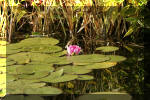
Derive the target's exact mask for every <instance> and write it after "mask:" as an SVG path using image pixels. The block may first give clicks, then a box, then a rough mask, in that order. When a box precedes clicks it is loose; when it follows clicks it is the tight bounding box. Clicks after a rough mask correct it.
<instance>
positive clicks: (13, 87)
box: [7, 80, 46, 94]
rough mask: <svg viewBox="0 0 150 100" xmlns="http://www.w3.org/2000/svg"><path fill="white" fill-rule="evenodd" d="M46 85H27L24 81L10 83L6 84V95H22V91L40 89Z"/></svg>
mask: <svg viewBox="0 0 150 100" xmlns="http://www.w3.org/2000/svg"><path fill="white" fill-rule="evenodd" d="M45 85H46V83H32V82H31V83H29V82H25V81H21V80H18V81H12V82H9V83H7V93H8V94H24V93H25V92H24V90H25V89H28V88H40V87H43V86H45Z"/></svg>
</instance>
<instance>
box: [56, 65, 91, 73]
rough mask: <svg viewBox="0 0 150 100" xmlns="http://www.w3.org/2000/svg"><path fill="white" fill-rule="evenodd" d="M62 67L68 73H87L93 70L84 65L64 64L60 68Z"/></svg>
mask: <svg viewBox="0 0 150 100" xmlns="http://www.w3.org/2000/svg"><path fill="white" fill-rule="evenodd" d="M60 68H63V70H64V73H66V74H86V73H90V72H91V71H92V70H90V69H86V68H85V67H82V66H63V67H59V68H58V69H60Z"/></svg>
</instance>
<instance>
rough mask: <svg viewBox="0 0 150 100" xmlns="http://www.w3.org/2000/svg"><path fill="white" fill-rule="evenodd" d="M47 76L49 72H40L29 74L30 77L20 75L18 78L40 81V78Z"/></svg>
mask: <svg viewBox="0 0 150 100" xmlns="http://www.w3.org/2000/svg"><path fill="white" fill-rule="evenodd" d="M48 74H49V71H42V72H35V73H34V74H31V75H25V74H22V75H19V76H18V77H19V78H21V79H30V80H32V79H40V78H43V77H45V76H47V75H48Z"/></svg>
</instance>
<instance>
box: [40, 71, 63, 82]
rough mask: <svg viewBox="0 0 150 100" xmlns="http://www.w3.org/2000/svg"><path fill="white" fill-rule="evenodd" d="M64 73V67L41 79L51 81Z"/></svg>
mask: <svg viewBox="0 0 150 100" xmlns="http://www.w3.org/2000/svg"><path fill="white" fill-rule="evenodd" d="M62 74H63V69H60V70H57V71H55V72H52V73H51V74H50V75H49V76H47V77H45V78H42V79H39V80H40V81H45V82H49V81H51V80H52V79H56V78H58V77H61V76H62Z"/></svg>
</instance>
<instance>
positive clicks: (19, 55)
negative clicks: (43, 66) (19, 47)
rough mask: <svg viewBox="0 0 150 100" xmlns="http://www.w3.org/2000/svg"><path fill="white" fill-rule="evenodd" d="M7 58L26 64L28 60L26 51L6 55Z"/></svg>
mask: <svg viewBox="0 0 150 100" xmlns="http://www.w3.org/2000/svg"><path fill="white" fill-rule="evenodd" d="M7 59H10V60H14V61H15V62H17V64H26V63H29V62H30V58H29V56H28V53H17V54H13V55H10V56H8V58H7Z"/></svg>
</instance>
